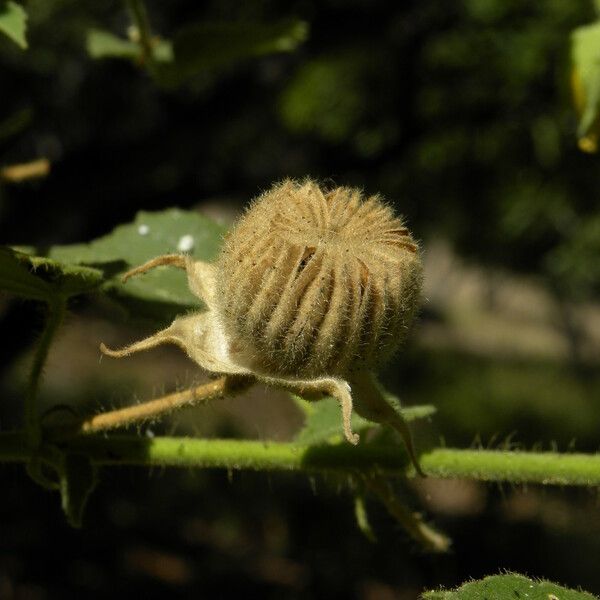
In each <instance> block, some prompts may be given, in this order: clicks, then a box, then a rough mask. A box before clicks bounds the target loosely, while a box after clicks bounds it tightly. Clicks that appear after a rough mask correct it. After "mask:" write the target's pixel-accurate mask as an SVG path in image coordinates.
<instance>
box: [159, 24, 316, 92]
mask: <svg viewBox="0 0 600 600" xmlns="http://www.w3.org/2000/svg"><path fill="white" fill-rule="evenodd" d="M307 34H308V25H307V23H305V22H304V21H300V20H297V19H288V20H283V21H278V22H276V23H196V24H193V25H189V26H188V27H185V28H183V29H182V30H181V31H179V32H178V33H177V34H176V35H175V38H174V40H173V53H174V62H173V63H172V64H168V65H162V66H161V68H160V69H159V70H158V71H157V75H158V78H159V81H160V82H161V83H163V84H164V85H168V86H176V85H179V84H181V83H182V82H183V81H185V80H186V79H188V78H190V77H193V76H194V75H197V74H198V73H201V72H202V71H205V70H207V69H213V68H216V67H223V66H227V65H229V64H231V63H233V62H236V61H239V60H243V59H246V58H251V57H254V56H262V55H265V54H273V53H277V52H291V51H293V50H294V49H295V48H296V47H297V46H298V45H299V44H301V43H302V42H303V41H304V40H305V39H306V37H307Z"/></svg>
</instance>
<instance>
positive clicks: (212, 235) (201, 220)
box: [49, 208, 226, 321]
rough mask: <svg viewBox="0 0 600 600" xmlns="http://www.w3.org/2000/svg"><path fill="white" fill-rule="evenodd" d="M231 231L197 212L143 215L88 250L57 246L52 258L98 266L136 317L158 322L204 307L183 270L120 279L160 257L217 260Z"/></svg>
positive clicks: (115, 294)
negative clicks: (186, 254) (185, 255)
mask: <svg viewBox="0 0 600 600" xmlns="http://www.w3.org/2000/svg"><path fill="white" fill-rule="evenodd" d="M225 231H226V229H225V227H223V226H222V225H219V224H217V223H215V222H214V221H212V220H210V219H208V218H207V217H204V216H203V215H201V214H199V213H196V212H191V211H190V212H188V211H184V210H180V209H176V208H172V209H167V210H165V211H162V212H145V211H142V212H139V213H138V214H137V215H136V217H135V220H134V221H133V222H132V223H129V224H127V225H119V226H118V227H116V228H115V229H114V230H113V232H112V233H109V234H108V235H106V236H104V237H101V238H98V239H96V240H94V241H92V242H90V243H88V244H74V245H70V246H55V247H53V248H52V249H51V250H50V252H49V256H50V257H51V258H53V259H56V260H60V261H62V262H65V263H71V264H84V265H95V266H97V267H101V268H102V269H103V270H104V271H105V276H106V281H105V284H104V286H103V289H104V290H105V291H106V292H107V293H109V294H110V295H111V296H112V297H113V298H114V299H115V300H117V301H118V302H119V304H121V305H122V306H123V307H125V308H126V309H127V310H128V311H129V312H130V313H131V314H138V316H144V317H151V318H154V319H158V320H161V321H162V320H168V319H172V318H173V317H174V316H175V315H176V314H180V313H181V312H184V311H185V310H188V309H190V308H197V307H198V306H199V305H200V301H199V300H198V298H196V297H195V296H194V295H193V294H192V293H191V292H190V291H189V288H188V285H187V279H186V275H185V273H184V272H183V271H181V270H180V269H175V268H172V267H171V268H169V267H159V268H157V269H154V270H152V271H150V272H148V273H146V274H144V275H141V276H138V277H134V278H132V279H130V280H129V281H127V283H125V284H123V283H122V282H121V280H120V274H121V273H123V272H124V271H127V270H128V269H130V268H131V267H135V266H138V265H141V264H142V263H144V262H146V261H148V260H150V259H151V258H155V257H156V256H160V255H162V254H173V253H179V252H182V251H183V249H186V248H187V247H188V246H187V245H186V242H188V243H189V244H192V246H191V248H190V254H191V255H192V256H194V257H195V258H197V259H199V260H206V261H210V260H212V259H214V258H215V256H216V255H217V252H218V250H219V248H220V246H221V241H222V238H223V235H224V234H225Z"/></svg>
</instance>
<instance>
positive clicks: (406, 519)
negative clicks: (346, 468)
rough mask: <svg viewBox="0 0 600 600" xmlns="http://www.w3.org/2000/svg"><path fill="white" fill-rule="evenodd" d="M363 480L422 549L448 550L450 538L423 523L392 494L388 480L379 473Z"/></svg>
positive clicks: (419, 517)
mask: <svg viewBox="0 0 600 600" xmlns="http://www.w3.org/2000/svg"><path fill="white" fill-rule="evenodd" d="M363 480H364V482H365V485H366V487H367V489H369V490H371V492H373V494H375V495H376V496H377V497H378V498H379V500H381V502H382V504H383V505H384V506H385V507H386V509H387V511H388V512H389V513H390V515H392V517H394V519H396V521H397V522H398V523H399V524H400V526H401V527H402V529H404V531H406V533H407V534H408V535H409V536H410V537H411V538H412V539H413V540H414V541H415V542H417V543H418V544H419V545H420V546H421V547H422V548H423V549H424V550H426V551H428V552H434V553H445V552H448V550H449V549H450V544H451V543H452V542H451V540H450V538H448V537H447V536H445V535H444V534H443V533H441V532H439V531H437V530H436V529H434V528H433V527H432V526H431V525H428V524H427V523H425V521H423V518H422V517H421V515H420V514H419V513H417V512H413V511H412V510H410V509H409V508H408V507H407V506H405V505H404V504H403V503H402V502H401V501H400V499H399V498H398V496H397V495H396V494H394V491H393V490H392V487H391V486H390V483H389V481H386V480H385V479H384V478H383V477H381V476H379V475H374V476H372V477H365V478H364V479H363Z"/></svg>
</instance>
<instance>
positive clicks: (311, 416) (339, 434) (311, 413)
mask: <svg viewBox="0 0 600 600" xmlns="http://www.w3.org/2000/svg"><path fill="white" fill-rule="evenodd" d="M385 396H386V399H387V400H390V399H391V401H390V404H392V405H393V406H394V409H395V410H396V411H397V412H399V414H400V416H401V417H402V418H403V419H404V420H405V421H406V422H410V421H414V420H416V419H422V418H425V417H429V416H431V415H432V414H434V413H435V407H433V406H430V405H423V406H412V407H409V408H400V407H399V403H398V400H397V399H396V398H395V396H393V395H392V394H388V393H385ZM294 400H295V401H296V403H297V404H298V406H299V407H300V408H301V410H303V412H305V414H306V420H305V423H304V427H303V428H302V429H301V430H300V431H299V432H298V434H297V435H296V438H295V442H296V443H298V444H302V445H314V444H324V443H328V442H334V441H338V440H339V439H341V438H343V436H344V432H343V428H342V414H341V410H340V405H339V403H338V402H337V400H335V399H334V398H323V400H318V401H316V402H308V401H307V400H303V399H302V398H299V397H297V396H294ZM377 426H378V424H377V423H374V422H372V421H368V420H367V419H363V418H362V417H360V416H359V415H357V414H356V413H354V414H353V415H352V430H353V431H354V432H356V433H360V432H362V431H366V430H367V429H369V428H372V427H377Z"/></svg>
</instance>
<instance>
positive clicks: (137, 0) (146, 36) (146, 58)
mask: <svg viewBox="0 0 600 600" xmlns="http://www.w3.org/2000/svg"><path fill="white" fill-rule="evenodd" d="M126 2H127V7H128V8H129V12H130V14H131V19H132V21H133V22H134V23H135V26H136V28H137V31H138V34H139V44H140V48H141V49H142V60H143V62H144V64H146V65H147V64H149V63H151V62H152V46H153V43H152V30H151V29H150V21H149V20H148V13H147V11H146V7H145V6H144V3H143V1H142V0H126Z"/></svg>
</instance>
